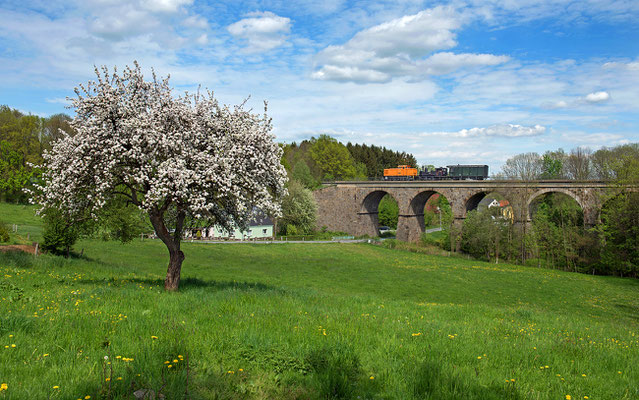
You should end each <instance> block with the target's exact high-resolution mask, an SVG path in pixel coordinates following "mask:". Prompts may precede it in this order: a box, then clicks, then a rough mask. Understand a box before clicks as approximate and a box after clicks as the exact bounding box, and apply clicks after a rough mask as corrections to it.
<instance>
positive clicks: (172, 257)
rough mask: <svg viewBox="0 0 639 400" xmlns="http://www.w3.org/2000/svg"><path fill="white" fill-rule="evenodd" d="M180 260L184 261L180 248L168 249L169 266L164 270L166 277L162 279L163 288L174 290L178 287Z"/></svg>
mask: <svg viewBox="0 0 639 400" xmlns="http://www.w3.org/2000/svg"><path fill="white" fill-rule="evenodd" d="M182 261H184V253H183V252H182V251H181V250H177V251H171V250H169V267H168V268H167V270H166V279H165V280H164V289H165V290H170V291H175V290H178V288H179V287H180V272H181V271H182Z"/></svg>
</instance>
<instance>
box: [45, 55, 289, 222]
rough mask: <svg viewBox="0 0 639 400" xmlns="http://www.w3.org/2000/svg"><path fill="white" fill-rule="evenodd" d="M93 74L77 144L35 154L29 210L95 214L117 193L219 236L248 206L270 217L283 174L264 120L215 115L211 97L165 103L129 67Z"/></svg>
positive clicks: (72, 139) (232, 111)
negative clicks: (203, 224) (39, 168)
mask: <svg viewBox="0 0 639 400" xmlns="http://www.w3.org/2000/svg"><path fill="white" fill-rule="evenodd" d="M95 72H96V76H97V81H90V82H88V84H87V85H80V87H79V88H76V89H75V92H76V94H77V98H75V99H73V100H72V101H73V103H72V104H73V105H72V108H74V109H75V111H76V113H77V114H76V116H75V118H74V120H73V122H72V123H71V125H72V126H73V128H74V129H75V131H76V132H77V133H76V135H75V136H68V135H66V136H65V137H64V138H63V139H61V140H59V141H58V142H56V143H55V144H54V146H53V149H52V150H51V151H50V152H48V153H45V155H44V158H45V164H46V167H47V169H46V172H45V174H44V185H43V186H42V187H40V189H41V191H42V196H39V197H38V198H37V199H35V200H36V201H38V202H40V203H41V204H42V205H43V206H44V207H48V206H55V207H59V208H61V209H63V210H65V211H66V212H67V213H68V214H70V215H71V216H73V215H79V214H84V213H89V214H90V215H96V214H97V213H98V212H99V210H100V209H101V208H102V207H103V206H104V205H105V204H106V202H107V201H108V200H109V199H110V198H111V197H112V196H114V195H115V194H116V192H120V193H124V194H123V195H126V196H127V197H129V198H130V200H131V201H132V202H133V203H134V204H135V205H137V206H138V207H139V208H141V209H142V210H145V211H147V212H154V211H158V210H160V211H161V210H166V209H168V208H169V207H171V206H174V207H178V209H179V210H183V211H185V212H186V213H187V215H190V216H193V217H200V218H213V219H215V221H216V223H218V224H220V225H222V226H224V227H226V228H231V227H232V226H233V225H234V224H236V225H239V226H243V225H245V224H246V223H247V222H248V219H249V217H250V212H251V210H252V209H253V207H258V208H260V209H261V210H263V211H264V212H266V213H269V214H272V215H278V214H279V212H280V209H279V202H278V201H279V199H280V198H281V196H282V195H283V194H284V190H285V189H284V184H285V179H286V173H285V171H284V168H283V166H282V165H281V164H280V157H281V149H280V148H279V147H278V146H277V144H276V143H275V142H274V136H273V135H272V133H271V128H272V127H271V120H270V118H269V117H268V116H267V115H266V112H265V113H264V115H255V114H252V113H250V112H249V111H245V110H244V109H243V107H242V105H240V106H235V107H229V106H221V105H219V104H218V102H217V100H215V98H214V97H213V93H212V92H207V93H206V94H205V95H201V94H199V93H198V94H188V93H186V94H185V95H183V96H179V97H174V96H173V95H172V92H171V88H170V86H169V82H168V78H166V79H161V80H159V79H157V77H156V76H155V74H154V76H153V81H150V82H145V81H144V79H143V75H142V72H141V69H140V67H139V65H138V64H137V63H135V67H134V68H130V67H126V68H125V69H124V71H123V72H122V73H121V74H119V73H118V71H117V70H116V69H114V70H113V72H112V73H110V72H109V70H108V69H107V68H106V67H102V68H101V70H100V69H98V68H96V70H95ZM265 108H266V107H265Z"/></svg>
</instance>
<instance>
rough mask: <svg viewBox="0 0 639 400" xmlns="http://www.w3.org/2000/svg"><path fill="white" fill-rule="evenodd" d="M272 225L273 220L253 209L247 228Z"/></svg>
mask: <svg viewBox="0 0 639 400" xmlns="http://www.w3.org/2000/svg"><path fill="white" fill-rule="evenodd" d="M260 225H273V220H271V218H269V216H268V215H266V214H264V212H263V211H262V210H260V209H257V208H254V209H253V218H251V221H249V226H260Z"/></svg>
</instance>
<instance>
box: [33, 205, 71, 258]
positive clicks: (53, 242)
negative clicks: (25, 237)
mask: <svg viewBox="0 0 639 400" xmlns="http://www.w3.org/2000/svg"><path fill="white" fill-rule="evenodd" d="M78 237H79V232H78V230H77V229H76V227H74V226H73V225H71V224H69V222H68V221H67V220H66V219H65V218H64V216H63V215H62V213H61V212H60V211H59V210H55V209H48V210H47V212H46V215H45V217H44V231H43V233H42V238H43V241H42V248H43V249H44V250H46V251H48V252H51V253H53V254H57V255H64V256H66V257H68V256H69V254H70V252H71V247H72V246H73V245H74V244H75V242H76V241H77V240H78Z"/></svg>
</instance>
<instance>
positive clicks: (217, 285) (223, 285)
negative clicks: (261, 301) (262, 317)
mask: <svg viewBox="0 0 639 400" xmlns="http://www.w3.org/2000/svg"><path fill="white" fill-rule="evenodd" d="M78 283H84V284H93V285H96V284H103V283H111V285H112V286H122V285H127V284H130V283H135V284H143V285H149V286H158V287H160V288H163V287H164V279H159V278H158V279H151V278H146V279H144V278H126V277H125V278H122V279H117V278H104V279H83V280H81V281H78ZM197 289H208V290H214V291H222V290H241V291H272V292H278V293H284V290H283V289H281V288H278V287H275V286H270V285H265V284H263V283H260V282H237V281H215V280H210V281H209V280H204V279H199V278H193V277H188V278H184V279H181V280H180V289H179V292H188V291H190V290H197Z"/></svg>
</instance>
